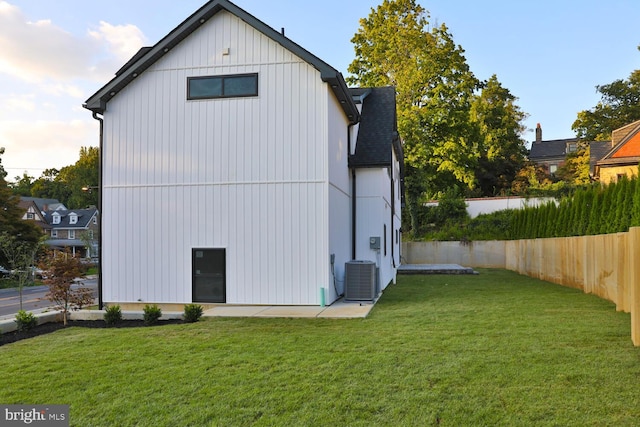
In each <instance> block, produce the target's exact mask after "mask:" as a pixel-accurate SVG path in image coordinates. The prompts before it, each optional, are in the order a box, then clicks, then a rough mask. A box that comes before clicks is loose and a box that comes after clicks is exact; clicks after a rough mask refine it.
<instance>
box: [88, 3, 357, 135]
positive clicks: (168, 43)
mask: <svg viewBox="0 0 640 427" xmlns="http://www.w3.org/2000/svg"><path fill="white" fill-rule="evenodd" d="M221 10H227V11H228V12H230V13H232V14H233V15H235V16H237V17H238V18H240V19H241V20H243V21H244V22H246V23H247V24H249V25H251V26H252V27H253V28H255V29H256V30H258V31H260V32H261V33H263V34H264V35H266V36H267V37H269V38H270V39H272V40H274V41H275V42H277V43H279V44H280V45H282V46H283V47H284V48H286V49H288V50H290V51H291V52H293V53H294V54H296V55H297V56H299V57H301V58H302V59H303V60H304V61H306V62H307V63H309V64H311V65H312V66H313V67H314V68H316V69H317V70H318V71H319V72H320V77H321V79H322V81H324V82H325V83H328V84H329V85H331V88H332V90H333V93H334V94H335V96H336V98H337V99H338V101H339V102H340V105H341V106H342V109H343V111H344V113H345V115H346V116H347V119H348V120H349V123H351V124H354V123H357V122H358V121H359V120H360V114H359V113H358V109H357V108H356V105H355V103H354V102H353V100H352V99H351V95H350V94H349V90H348V88H347V85H346V83H345V81H344V78H343V77H342V74H341V73H340V72H338V71H337V70H336V69H335V68H333V67H331V66H330V65H329V64H327V63H326V62H324V61H322V60H321V59H320V58H318V57H317V56H315V55H313V54H312V53H311V52H309V51H307V50H305V49H304V48H302V47H301V46H299V45H298V44H296V43H294V42H293V41H291V40H290V39H288V38H286V37H285V36H284V35H283V34H281V33H279V32H278V31H276V30H274V29H273V28H271V27H270V26H268V25H267V24H265V23H264V22H262V21H260V20H259V19H257V18H255V17H254V16H253V15H251V14H249V13H248V12H246V11H244V10H243V9H241V8H239V7H238V6H236V5H234V4H233V3H231V2H229V1H226V0H213V1H210V2H208V3H207V4H205V5H204V6H202V7H201V8H200V9H198V10H197V11H196V12H195V13H193V14H192V15H191V16H190V17H189V18H187V19H186V20H185V21H183V22H182V23H181V24H180V25H178V26H177V27H176V28H174V29H173V30H172V31H171V32H170V33H169V34H167V35H166V36H165V37H163V38H162V39H161V40H160V41H159V42H158V43H156V44H155V46H153V47H152V48H151V49H150V50H149V51H148V52H146V53H145V54H144V55H142V56H141V57H140V59H138V60H137V61H135V62H132V64H131V65H130V66H129V67H128V68H123V69H120V70H118V72H119V73H120V74H119V75H117V76H116V77H114V78H113V79H112V80H111V81H110V82H109V83H107V84H106V85H105V86H103V87H102V88H101V89H100V90H98V92H96V93H95V94H94V95H92V96H91V97H90V98H89V99H88V100H87V101H86V103H85V104H83V107H84V108H86V109H88V110H91V111H93V112H95V113H99V114H103V113H104V112H105V111H106V109H107V102H109V100H111V98H113V97H114V96H115V95H116V94H117V93H118V92H119V91H121V90H122V89H124V88H125V87H126V86H127V85H128V84H129V83H131V82H132V81H133V80H134V79H135V78H136V77H138V76H139V75H140V74H141V73H142V72H144V71H145V70H146V69H147V68H149V67H150V66H151V65H153V64H154V63H155V62H156V61H157V60H158V59H160V58H161V57H162V56H163V55H165V54H166V53H168V52H169V51H170V50H171V49H173V48H174V47H175V46H176V45H178V44H179V43H180V42H181V41H182V40H184V39H185V38H187V37H188V36H189V35H190V34H191V33H193V32H194V31H195V30H196V29H197V28H198V27H200V26H201V25H202V24H204V23H205V22H206V21H207V20H208V19H210V18H211V17H213V16H214V15H215V14H217V13H218V12H220V11H221Z"/></svg>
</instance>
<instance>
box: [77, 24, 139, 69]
mask: <svg viewBox="0 0 640 427" xmlns="http://www.w3.org/2000/svg"><path fill="white" fill-rule="evenodd" d="M89 35H90V36H91V37H93V38H94V39H95V40H97V41H99V42H102V43H106V44H107V45H108V46H109V51H110V52H111V53H112V54H113V55H115V56H116V59H117V60H118V61H119V62H121V63H122V64H124V62H126V61H128V60H129V59H130V58H131V57H132V56H133V55H134V54H135V53H136V52H137V51H138V50H139V49H140V48H141V47H142V46H143V45H144V43H145V37H144V34H142V31H140V29H139V28H138V27H136V26H135V25H131V24H127V25H111V24H109V23H108V22H104V21H100V27H99V28H98V30H94V31H89ZM122 64H121V65H122Z"/></svg>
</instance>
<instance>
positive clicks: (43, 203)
mask: <svg viewBox="0 0 640 427" xmlns="http://www.w3.org/2000/svg"><path fill="white" fill-rule="evenodd" d="M20 200H22V201H25V202H33V203H35V205H36V206H37V207H38V209H39V210H40V211H41V212H44V211H48V210H52V211H54V210H59V209H67V208H66V207H65V205H63V204H62V203H60V201H59V200H58V199H44V198H41V197H24V196H20Z"/></svg>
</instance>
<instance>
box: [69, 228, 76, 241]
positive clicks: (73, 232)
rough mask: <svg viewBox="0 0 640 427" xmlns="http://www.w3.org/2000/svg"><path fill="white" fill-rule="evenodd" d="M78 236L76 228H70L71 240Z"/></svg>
mask: <svg viewBox="0 0 640 427" xmlns="http://www.w3.org/2000/svg"><path fill="white" fill-rule="evenodd" d="M75 238H76V230H69V240H72V239H75Z"/></svg>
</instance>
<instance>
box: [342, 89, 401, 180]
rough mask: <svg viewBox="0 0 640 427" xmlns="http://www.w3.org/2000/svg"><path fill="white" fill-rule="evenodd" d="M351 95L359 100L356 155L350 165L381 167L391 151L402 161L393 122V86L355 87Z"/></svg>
mask: <svg viewBox="0 0 640 427" xmlns="http://www.w3.org/2000/svg"><path fill="white" fill-rule="evenodd" d="M351 94H352V95H353V96H354V98H358V99H359V101H358V102H362V111H361V113H360V125H359V129H358V137H357V140H356V151H355V154H353V155H352V156H350V157H349V166H351V167H380V166H382V167H384V166H390V165H391V162H392V160H393V159H392V156H391V150H394V151H395V152H396V157H397V158H398V159H399V161H400V163H401V164H402V161H403V155H402V145H401V143H400V138H399V136H398V126H397V122H396V91H395V88H393V87H378V88H354V89H351Z"/></svg>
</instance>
